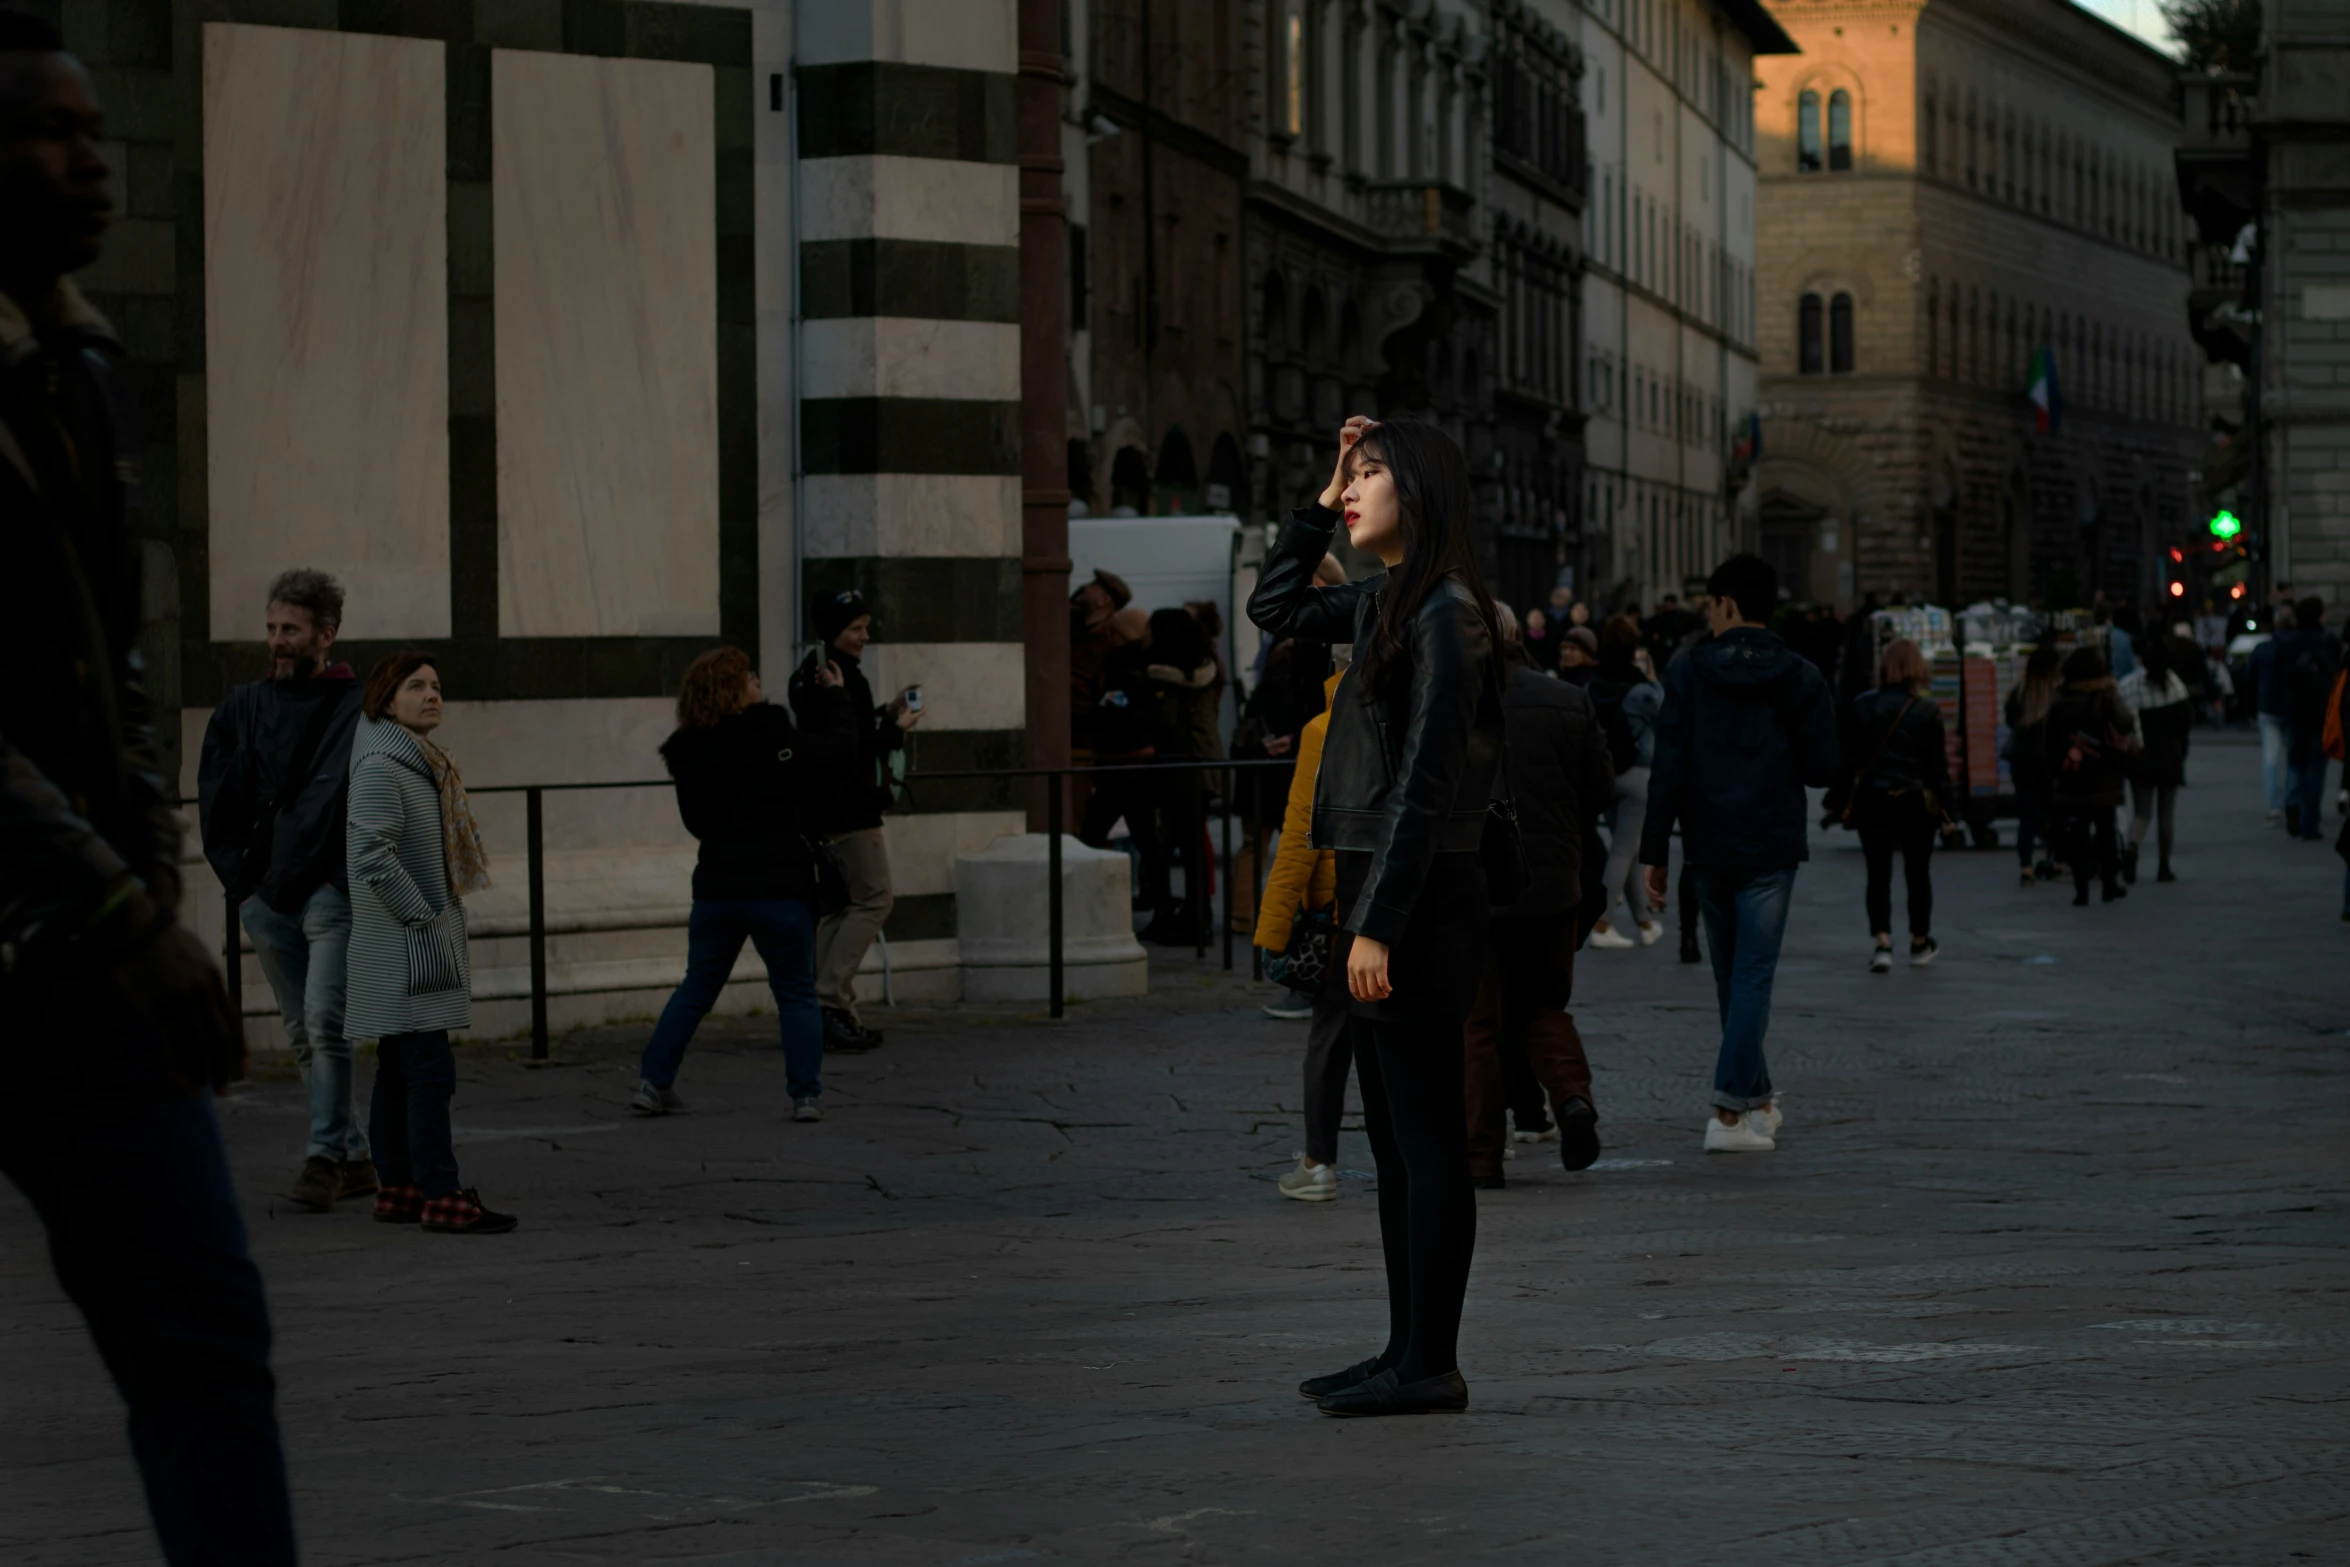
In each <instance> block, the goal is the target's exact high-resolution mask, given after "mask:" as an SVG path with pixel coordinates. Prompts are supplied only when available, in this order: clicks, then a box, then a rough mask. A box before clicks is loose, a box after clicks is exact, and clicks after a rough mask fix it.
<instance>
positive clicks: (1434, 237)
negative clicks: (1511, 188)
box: [1364, 180, 1477, 256]
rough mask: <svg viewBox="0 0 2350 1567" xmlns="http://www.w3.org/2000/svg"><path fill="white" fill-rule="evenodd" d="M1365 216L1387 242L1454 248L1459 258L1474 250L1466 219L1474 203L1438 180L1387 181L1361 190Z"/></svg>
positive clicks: (1475, 244)
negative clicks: (1459, 254)
mask: <svg viewBox="0 0 2350 1567" xmlns="http://www.w3.org/2000/svg"><path fill="white" fill-rule="evenodd" d="M1364 197H1365V207H1366V211H1365V216H1366V217H1367V218H1368V220H1369V222H1370V225H1371V227H1372V228H1374V229H1376V230H1378V231H1379V232H1380V233H1381V234H1384V235H1386V236H1387V237H1388V238H1389V239H1393V240H1401V241H1405V242H1407V243H1409V242H1418V243H1420V244H1431V243H1433V244H1436V245H1440V246H1445V247H1455V248H1457V249H1458V250H1459V251H1460V253H1461V254H1462V255H1464V256H1465V255H1467V254H1469V253H1470V252H1472V251H1474V250H1475V249H1476V248H1477V243H1476V239H1475V237H1474V235H1473V232H1472V230H1471V227H1470V222H1469V217H1470V213H1471V211H1472V209H1473V208H1474V207H1475V205H1476V202H1475V199H1474V198H1473V197H1471V196H1470V195H1469V193H1468V192H1467V191H1465V190H1460V189H1458V188H1456V187H1454V186H1451V185H1447V184H1445V183H1444V182H1443V181H1441V180H1387V181H1381V182H1379V183H1377V184H1374V185H1370V186H1367V187H1366V188H1365V190H1364Z"/></svg>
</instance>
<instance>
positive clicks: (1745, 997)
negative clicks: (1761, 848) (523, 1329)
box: [1697, 865, 1795, 1111]
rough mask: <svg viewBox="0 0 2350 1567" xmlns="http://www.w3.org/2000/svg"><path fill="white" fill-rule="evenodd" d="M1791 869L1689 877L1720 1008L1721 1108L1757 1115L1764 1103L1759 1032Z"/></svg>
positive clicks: (1766, 1081)
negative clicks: (1702, 919)
mask: <svg viewBox="0 0 2350 1567" xmlns="http://www.w3.org/2000/svg"><path fill="white" fill-rule="evenodd" d="M1794 893H1795V867H1794V866H1792V865H1790V866H1788V867H1787V868H1786V869H1785V870H1777V871H1763V872H1760V873H1758V874H1756V875H1752V876H1725V875H1722V874H1721V873H1719V872H1715V871H1708V870H1700V871H1699V872H1698V873H1697V902H1698V908H1699V911H1700V912H1701V913H1702V914H1703V915H1704V916H1705V947H1706V953H1707V955H1708V956H1709V957H1711V958H1712V959H1713V965H1714V994H1715V996H1716V998H1717V999H1718V1001H1719V1002H1720V1005H1721V1013H1722V1049H1721V1054H1720V1055H1718V1056H1716V1057H1715V1058H1714V1100H1713V1102H1714V1103H1715V1105H1717V1106H1719V1107H1720V1108H1721V1109H1724V1110H1740V1111H1744V1110H1759V1109H1761V1108H1762V1107H1763V1106H1764V1105H1767V1104H1769V1103H1770V1102H1771V1072H1770V1068H1769V1067H1767V1066H1765V1065H1764V1064H1763V1034H1764V1033H1765V1032H1766V1031H1767V1030H1768V1029H1769V1028H1770V1026H1771V981H1772V979H1773V978H1774V977H1775V976H1776V975H1777V973H1778V969H1779V943H1780V941H1781V939H1782V938H1784V937H1785V936H1786V934H1787V905H1788V902H1789V901H1790V900H1791V899H1792V897H1793V896H1794Z"/></svg>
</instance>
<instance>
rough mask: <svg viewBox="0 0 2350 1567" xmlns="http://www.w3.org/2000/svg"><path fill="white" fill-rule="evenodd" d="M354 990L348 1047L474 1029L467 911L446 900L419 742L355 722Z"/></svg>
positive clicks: (433, 795) (428, 770)
mask: <svg viewBox="0 0 2350 1567" xmlns="http://www.w3.org/2000/svg"><path fill="white" fill-rule="evenodd" d="M349 824H350V826H349V834H348V836H347V837H346V839H345V841H344V851H343V852H344V855H345V859H346V863H347V865H348V867H349V870H350V875H351V950H350V958H349V985H350V989H349V992H348V995H347V998H346V1000H345V1002H344V1010H343V1028H344V1031H345V1032H346V1033H347V1034H348V1035H349V1036H350V1037H351V1038H353V1039H381V1038H383V1037H384V1036H385V1035H387V1034H415V1033H422V1032H425V1031H426V1030H429V1029H441V1028H446V1029H459V1028H464V1027H466V1026H467V1025H468V1024H469V1023H471V1022H472V1020H473V1009H472V1003H473V978H472V972H471V969H470V967H469V965H468V963H467V957H466V950H465V906H464V905H463V904H461V903H459V902H458V901H457V900H456V899H454V898H452V897H450V896H449V872H448V861H447V857H446V854H447V851H446V850H445V848H444V847H443V845H442V840H441V791H440V787H439V785H438V784H436V783H435V782H434V780H433V774H432V766H431V764H430V763H428V762H426V761H425V759H424V750H423V748H422V747H421V746H419V745H418V744H417V743H416V737H415V735H413V734H411V733H410V732H409V731H408V730H406V729H404V728H402V727H401V726H400V725H398V724H396V723H394V722H392V721H391V720H390V719H388V718H387V719H368V718H362V719H360V720H359V730H358V733H357V735H356V736H355V737H354V738H353V739H352V742H351V801H350V808H349Z"/></svg>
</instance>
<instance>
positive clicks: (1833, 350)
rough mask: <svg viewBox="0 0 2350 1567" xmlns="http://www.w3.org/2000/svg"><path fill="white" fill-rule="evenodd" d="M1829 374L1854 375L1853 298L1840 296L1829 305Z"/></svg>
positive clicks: (1844, 295) (1847, 295)
mask: <svg viewBox="0 0 2350 1567" xmlns="http://www.w3.org/2000/svg"><path fill="white" fill-rule="evenodd" d="M1828 372H1829V374H1831V375H1850V374H1852V296H1851V295H1850V294H1838V295H1837V296H1836V297H1835V298H1834V299H1833V300H1831V301H1829V303H1828Z"/></svg>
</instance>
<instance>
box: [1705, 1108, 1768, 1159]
mask: <svg viewBox="0 0 2350 1567" xmlns="http://www.w3.org/2000/svg"><path fill="white" fill-rule="evenodd" d="M1768 1124H1769V1123H1767V1122H1766V1121H1765V1120H1764V1119H1763V1115H1762V1112H1761V1111H1759V1110H1749V1111H1747V1112H1746V1113H1745V1114H1744V1115H1742V1116H1740V1117H1739V1118H1738V1119H1737V1120H1735V1121H1731V1122H1725V1121H1724V1120H1723V1119H1722V1118H1721V1117H1720V1116H1718V1115H1713V1116H1708V1117H1706V1122H1705V1151H1706V1152H1707V1153H1769V1152H1770V1151H1771V1150H1772V1149H1774V1148H1776V1147H1778V1146H1779V1145H1778V1144H1777V1143H1775V1142H1773V1141H1771V1134H1770V1133H1769V1132H1767V1131H1765V1130H1763V1128H1764V1127H1765V1126H1766V1125H1768Z"/></svg>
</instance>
